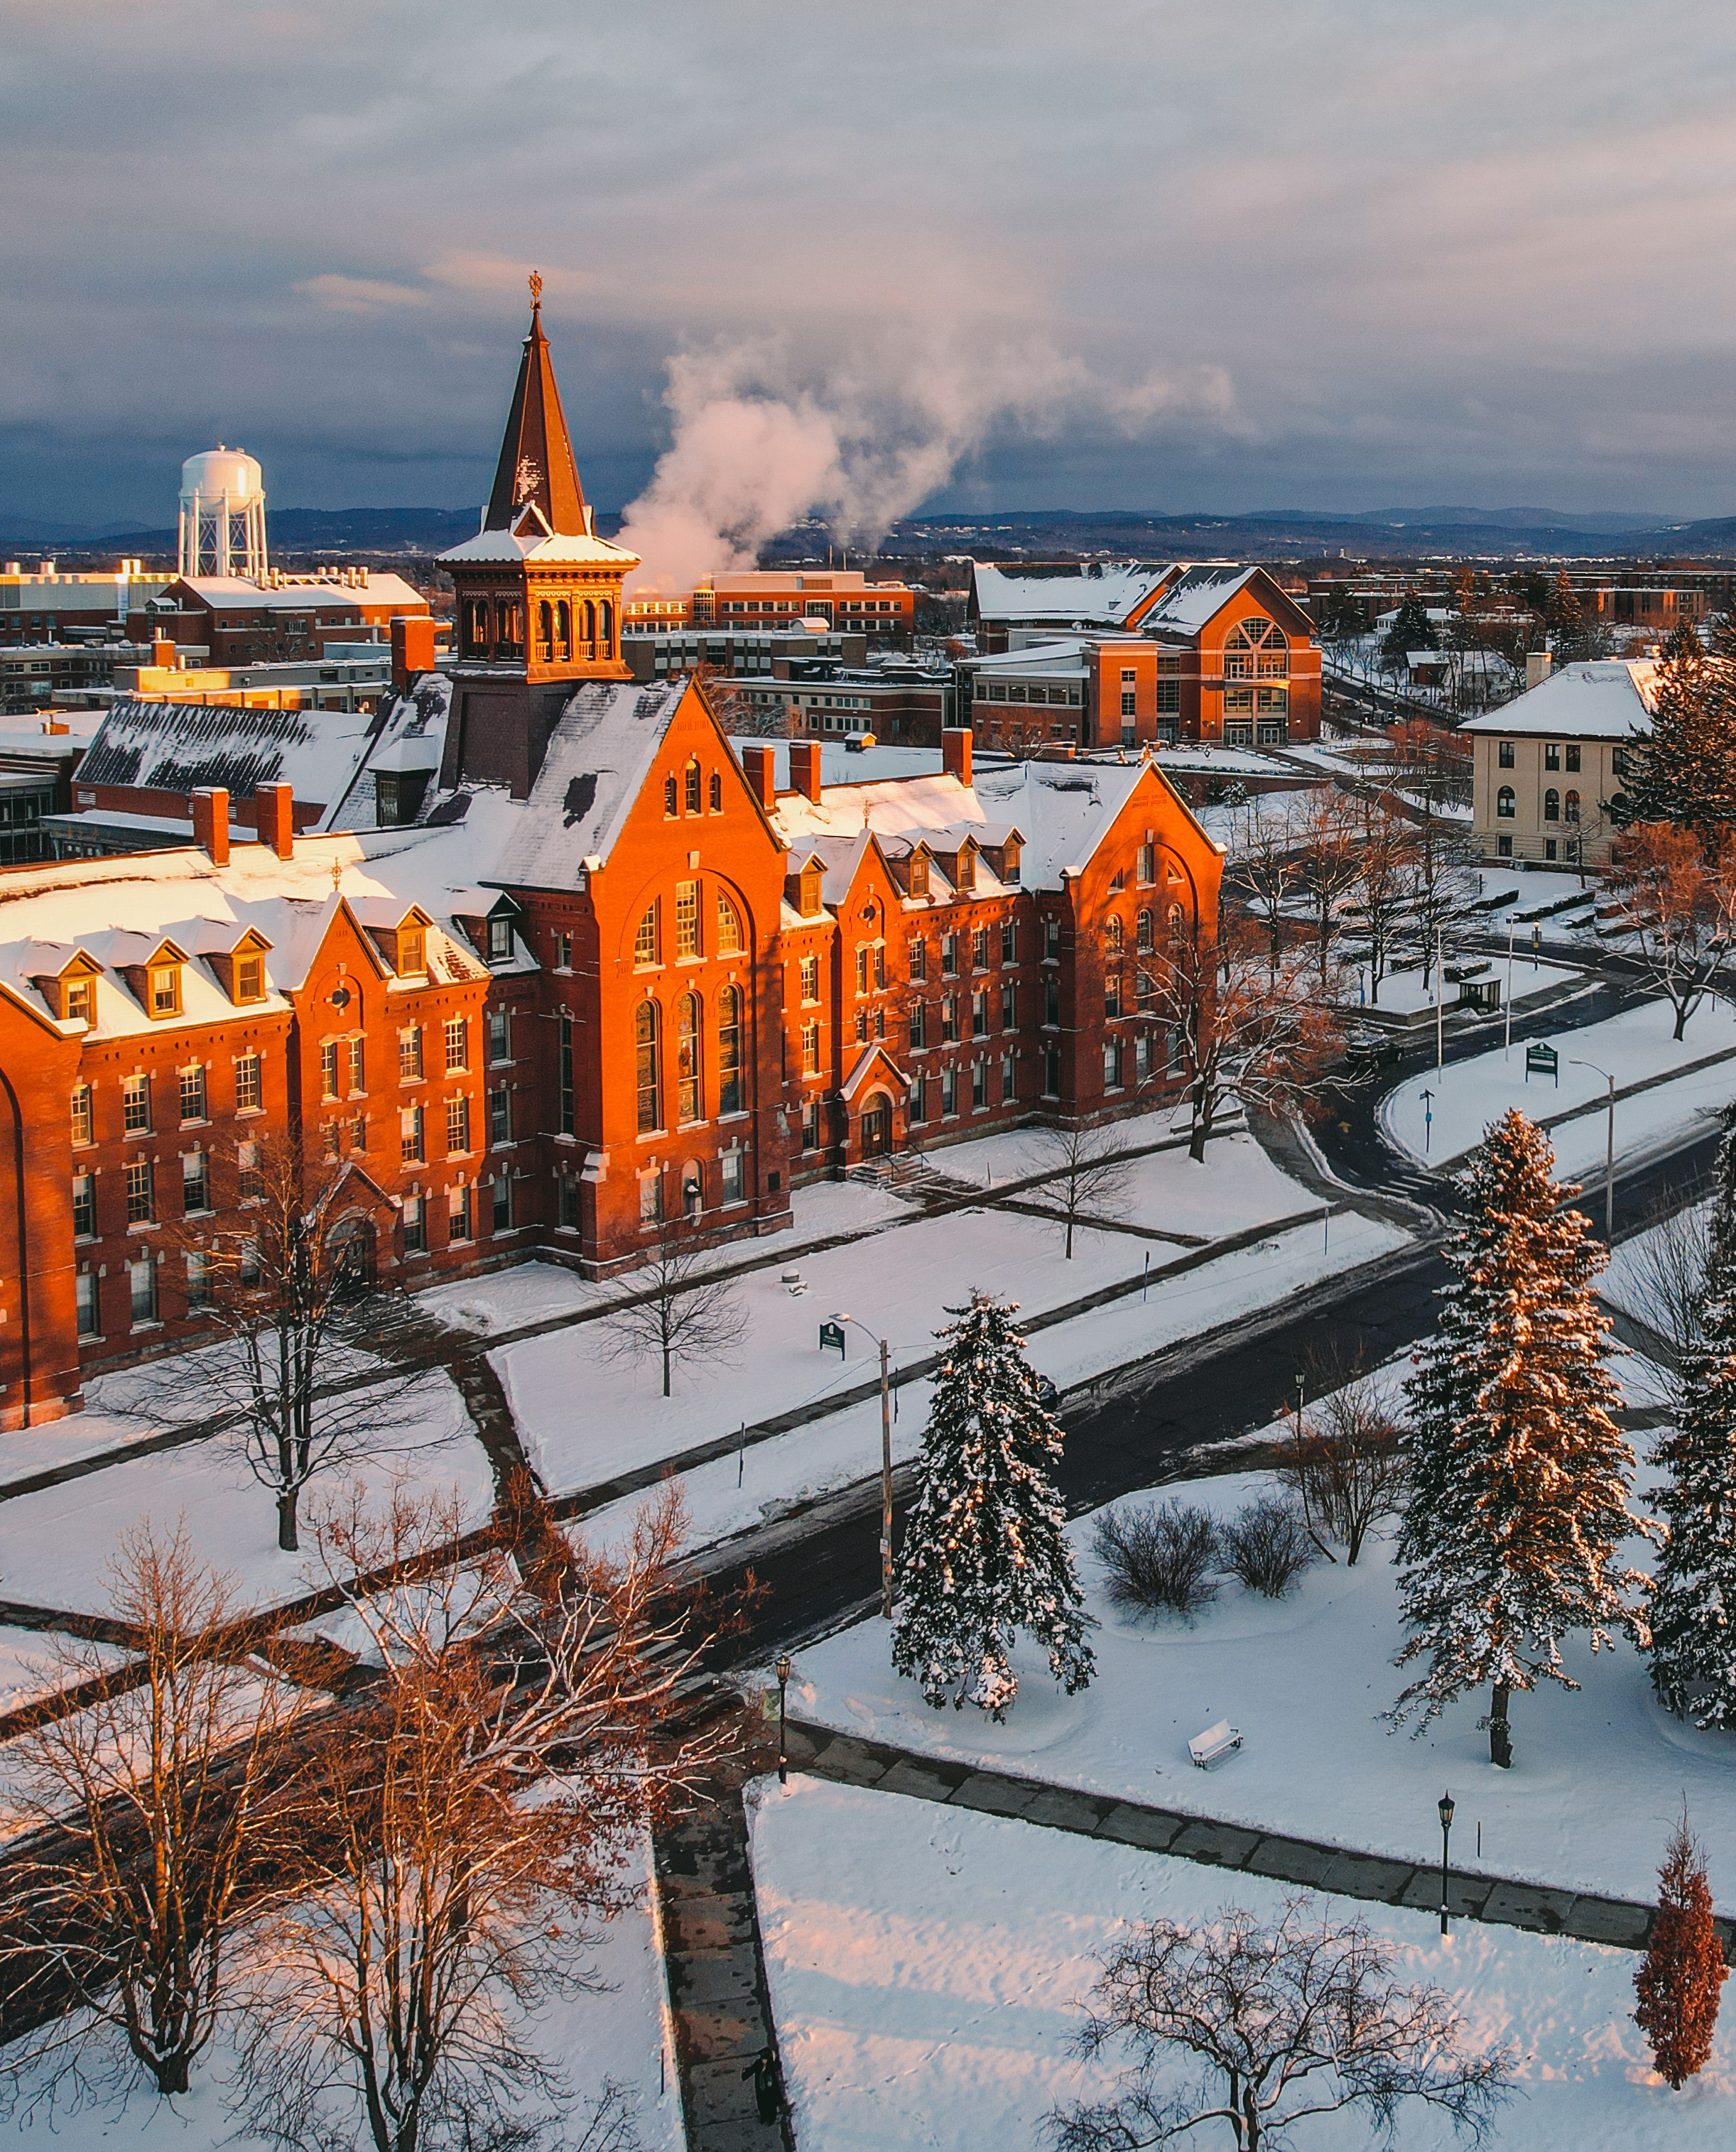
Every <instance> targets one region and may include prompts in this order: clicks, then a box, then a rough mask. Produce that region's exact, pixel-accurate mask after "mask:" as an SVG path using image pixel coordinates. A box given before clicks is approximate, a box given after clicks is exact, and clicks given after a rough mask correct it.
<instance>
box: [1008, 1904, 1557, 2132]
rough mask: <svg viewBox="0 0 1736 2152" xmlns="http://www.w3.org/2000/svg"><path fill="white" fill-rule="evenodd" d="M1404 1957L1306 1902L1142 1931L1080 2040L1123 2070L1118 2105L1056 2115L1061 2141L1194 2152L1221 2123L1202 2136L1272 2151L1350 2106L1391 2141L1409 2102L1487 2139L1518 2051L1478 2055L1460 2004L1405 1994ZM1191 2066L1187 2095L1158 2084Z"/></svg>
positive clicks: (1103, 1986)
mask: <svg viewBox="0 0 1736 2152" xmlns="http://www.w3.org/2000/svg"><path fill="white" fill-rule="evenodd" d="M1392 1971H1393V1952H1392V1951H1391V1950H1390V1949H1389V1948H1388V1946H1387V1945H1386V1944H1384V1943H1382V1942H1380V1941H1377V1940H1376V1938H1375V1937H1374V1936H1372V1935H1371V1934H1370V1933H1369V1931H1368V1929H1367V1928H1366V1927H1365V1926H1363V1923H1362V1922H1361V1921H1347V1922H1346V1923H1345V1924H1344V1926H1342V1927H1335V1926H1333V1925H1332V1923H1331V1922H1330V1921H1327V1920H1324V1919H1316V1918H1315V1917H1314V1913H1313V1907H1312V1904H1311V1902H1310V1901H1308V1900H1307V1899H1306V1898H1293V1899H1292V1900H1291V1901H1290V1902H1289V1904H1288V1905H1287V1906H1286V1907H1285V1908H1284V1911H1283V1915H1282V1918H1281V1919H1279V1920H1278V1921H1277V1922H1276V1923H1274V1925H1273V1926H1271V1927H1269V1928H1262V1927H1261V1926H1258V1924H1257V1923H1256V1921H1255V1920H1254V1917H1253V1916H1252V1915H1251V1913H1246V1912H1244V1911H1242V1910H1241V1907H1240V1906H1226V1908H1225V1909H1224V1911H1222V1912H1221V1913H1220V1914H1219V1916H1218V1917H1217V1919H1216V1921H1213V1922H1211V1924H1209V1925H1206V1926H1200V1927H1185V1926H1182V1925H1181V1924H1180V1922H1178V1921H1169V1920H1159V1921H1149V1922H1140V1923H1139V1924H1138V1925H1137V1926H1135V1927H1134V1932H1133V1934H1132V1936H1131V1938H1130V1939H1129V1941H1126V1942H1124V1943H1122V1944H1121V1945H1120V1946H1119V1947H1118V1948H1117V1949H1116V1950H1114V1952H1112V1953H1111V1954H1110V1955H1109V1957H1107V1958H1106V1959H1105V1960H1104V1965H1103V1972H1102V1977H1100V1978H1099V1981H1098V1982H1097V1985H1096V1987H1094V1989H1093V1990H1092V1992H1091V2006H1092V2007H1091V2014H1090V2016H1089V2018H1087V2019H1086V2021H1085V2025H1084V2030H1083V2031H1082V2032H1081V2033H1079V2037H1078V2038H1077V2040H1076V2041H1075V2042H1074V2047H1075V2050H1076V2052H1077V2053H1079V2054H1080V2055H1081V2056H1082V2057H1084V2058H1085V2059H1086V2060H1087V2061H1096V2060H1099V2058H1116V2059H1120V2060H1123V2061H1124V2063H1125V2064H1126V2068H1124V2070H1123V2072H1122V2074H1121V2078H1120V2081H1119V2089H1118V2091H1117V2094H1116V2096H1115V2097H1114V2099H1111V2100H1109V2101H1105V2102H1102V2103H1098V2104H1092V2105H1089V2106H1078V2107H1074V2108H1071V2109H1064V2110H1057V2111H1055V2112H1054V2113H1053V2114H1050V2116H1049V2118H1048V2140H1049V2143H1050V2144H1052V2145H1053V2146H1054V2147H1055V2148H1056V2152H1132V2148H1133V2147H1134V2146H1138V2145H1151V2144H1169V2143H1171V2142H1180V2143H1183V2144H1194V2143H1195V2142H1197V2141H1200V2139H1195V2136H1194V2134H1193V2132H1194V2131H1195V2129H1199V2128H1200V2125H1201V2124H1212V2123H1217V2124H1228V2125H1229V2130H1228V2136H1227V2139H1226V2137H1225V2136H1224V2134H1223V2133H1221V2132H1220V2134H1218V2135H1217V2136H1215V2137H1211V2138H1206V2137H1205V2134H1204V2132H1203V2131H1202V2132H1201V2138H1202V2139H1203V2140H1204V2141H1206V2142H1207V2143H1214V2144H1215V2143H1219V2142H1225V2141H1228V2142H1233V2143H1234V2144H1236V2146H1237V2147H1238V2148H1240V2152H1260V2148H1261V2147H1262V2146H1267V2145H1271V2146H1277V2145H1278V2144H1292V2143H1293V2142H1294V2141H1295V2140H1294V2139H1292V2137H1291V2135H1290V2129H1291V2127H1292V2125H1293V2124H1296V2123H1297V2122H1300V2121H1301V2120H1302V2119H1303V2118H1304V2117H1306V2116H1308V2115H1327V2114H1338V2113H1339V2112H1340V2111H1341V2110H1344V2109H1360V2110H1361V2112H1362V2114H1363V2115H1364V2116H1366V2117H1367V2119H1368V2122H1369V2123H1370V2124H1372V2125H1373V2129H1375V2131H1376V2132H1377V2133H1378V2134H1379V2135H1380V2137H1381V2139H1382V2141H1383V2142H1384V2141H1385V2139H1386V2138H1387V2137H1388V2135H1390V2134H1391V2133H1392V2129H1393V2123H1394V2120H1395V2119H1396V2114H1397V2110H1398V2106H1399V2104H1400V2103H1401V2102H1403V2101H1406V2100H1420V2101H1422V2102H1423V2103H1424V2104H1425V2105H1427V2106H1429V2107H1433V2108H1435V2109H1439V2111H1440V2112H1441V2113H1442V2114H1444V2115H1446V2117H1447V2118H1448V2119H1449V2121H1450V2122H1451V2123H1452V2124H1453V2128H1454V2132H1455V2134H1458V2133H1462V2134H1464V2135H1465V2136H1466V2137H1468V2138H1469V2139H1471V2141H1472V2142H1473V2143H1477V2142H1480V2141H1481V2140H1482V2139H1484V2138H1485V2136H1486V2135H1487V2134H1488V2132H1489V2129H1490V2124H1491V2123H1492V2122H1493V2120H1494V2118H1495V2114H1496V2113H1497V2111H1498V2110H1499V2109H1500V2104H1501V2102H1502V2101H1503V2100H1504V2099H1506V2098H1507V2096H1508V2089H1507V2081H1508V2079H1509V2078H1510V2076H1511V2074H1512V2070H1513V2064H1514V2059H1515V2058H1514V2053H1513V2050H1512V2048H1510V2047H1505V2046H1504V2047H1499V2048H1486V2047H1485V2048H1483V2049H1482V2050H1481V2051H1480V2053H1474V2054H1473V2053H1466V2052H1465V2042H1464V2020H1463V2019H1462V2018H1460V2017H1459V2013H1458V2012H1457V2011H1455V2010H1454V2007H1453V2005H1452V2002H1451V2000H1450V1999H1449V1997H1448V1996H1447V1995H1446V1994H1445V1992H1444V1991H1443V1990H1442V1989H1440V1988H1439V1987H1424V1986H1419V1987H1401V1986H1400V1985H1399V1983H1398V1982H1397V1981H1395V1980H1394V1979H1393V1977H1392ZM1189 2057H1191V2058H1193V2059H1194V2060H1195V2062H1196V2063H1197V2065H1198V2069H1197V2074H1196V2075H1195V2076H1194V2078H1193V2079H1192V2081H1191V2082H1190V2083H1185V2084H1184V2085H1183V2087H1182V2088H1181V2089H1180V2090H1179V2091H1175V2092H1172V2091H1170V2089H1168V2088H1167V2086H1165V2084H1164V2083H1162V2082H1160V2081H1158V2082H1154V2080H1155V2078H1157V2073H1158V2072H1159V2070H1160V2068H1164V2066H1165V2065H1167V2064H1169V2063H1170V2062H1171V2060H1172V2058H1173V2059H1175V2060H1180V2061H1185V2059H1186V2058H1189ZM1164 2073H1165V2076H1167V2075H1168V2071H1167V2069H1165V2071H1164ZM1327 2141H1331V2139H1330V2138H1328V2140H1327ZM1358 2141H1360V2133H1358Z"/></svg>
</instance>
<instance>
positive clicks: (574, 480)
mask: <svg viewBox="0 0 1736 2152" xmlns="http://www.w3.org/2000/svg"><path fill="white" fill-rule="evenodd" d="M529 284H530V331H529V333H528V334H527V335H526V336H525V346H524V355H523V357H522V358H520V362H519V371H518V379H517V381H516V383H515V384H514V388H513V392H512V406H511V409H510V411H509V412H508V414H507V418H506V430H505V434H504V435H503V436H502V439H501V442H500V456H499V459H498V460H497V461H496V463H495V482H494V485H493V488H492V490H490V494H489V499H488V505H487V507H486V508H485V510H483V512H482V528H481V529H480V530H479V531H478V533H477V535H475V537H474V538H472V539H470V540H467V541H466V542H465V543H464V545H462V546H454V547H453V548H452V549H451V551H449V552H447V553H444V554H443V555H442V556H441V561H442V563H443V565H444V566H445V567H446V568H448V569H449V571H450V572H451V576H452V581H453V587H454V594H455V596H456V601H457V613H458V618H457V623H456V625H457V641H458V662H457V663H456V665H455V667H454V674H453V687H454V713H455V714H456V716H457V718H458V719H459V723H458V724H457V727H456V728H455V730H456V734H457V742H456V744H457V746H458V750H459V752H458V758H457V766H456V767H449V769H448V770H447V773H446V781H447V782H453V781H454V780H455V779H458V778H459V777H474V778H476V779H482V780H485V781H487V780H493V781H497V782H498V781H502V780H504V781H505V783H507V784H510V786H511V788H512V789H513V791H514V792H515V793H516V794H519V795H520V797H522V796H523V794H524V793H525V792H526V791H527V790H528V789H529V788H530V782H531V780H532V779H534V778H535V776H536V769H537V766H538V765H539V764H540V763H541V754H542V748H543V745H544V744H546V740H547V738H548V733H549V731H550V730H551V728H552V726H553V724H554V721H555V718H556V717H557V716H558V714H559V712H560V708H561V705H562V704H563V703H565V701H566V698H567V696H568V695H569V694H570V693H571V688H572V685H573V683H577V682H580V681H584V680H625V679H627V678H631V668H630V667H628V666H627V664H626V663H625V662H623V661H622V656H621V592H622V583H623V581H625V579H626V577H627V573H628V571H630V570H632V569H633V568H636V567H637V566H638V565H639V556H638V555H637V553H632V552H629V551H627V548H626V547H625V546H612V545H611V544H610V543H609V542H608V541H607V539H604V538H599V537H598V536H597V535H596V519H595V517H594V515H593V514H592V512H591V508H590V506H589V505H588V504H587V503H586V499H585V493H584V489H583V487H582V486H581V485H580V484H579V472H578V465H577V464H576V462H575V460H574V458H573V452H572V441H571V436H570V435H569V434H568V433H567V430H566V414H565V412H564V411H563V410H562V409H561V392H560V390H559V388H557V387H556V383H555V368H554V364H553V362H552V360H551V357H550V352H549V340H548V338H547V337H546V335H545V334H544V332H543V327H542V294H543V278H542V274H541V271H540V270H536V269H533V270H532V271H531V272H530V278H529ZM485 713H486V714H485ZM450 761H451V756H450V754H449V763H450Z"/></svg>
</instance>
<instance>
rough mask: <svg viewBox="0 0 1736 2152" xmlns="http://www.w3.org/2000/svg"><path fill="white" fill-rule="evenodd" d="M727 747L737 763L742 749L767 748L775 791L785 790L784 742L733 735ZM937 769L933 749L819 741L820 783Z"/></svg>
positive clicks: (932, 772)
mask: <svg viewBox="0 0 1736 2152" xmlns="http://www.w3.org/2000/svg"><path fill="white" fill-rule="evenodd" d="M729 744H730V746H731V747H732V748H733V749H734V751H735V759H736V760H737V761H738V762H739V761H740V760H741V755H742V749H744V748H749V747H769V749H771V751H772V769H773V771H774V777H775V780H776V785H777V789H778V790H779V792H788V791H789V789H790V784H791V783H792V779H791V778H790V774H789V741H788V740H787V739H759V738H751V737H749V736H748V735H746V734H742V735H739V736H733V737H732V738H731V739H730V742H729ZM940 768H941V751H940V749H938V748H937V747H887V746H886V745H884V744H876V745H875V746H873V747H862V748H849V747H846V746H845V744H844V742H843V741H842V740H841V739H826V738H821V739H820V783H821V784H870V783H871V782H873V781H874V780H875V779H879V778H886V777H928V776H933V775H937V774H938V773H939V770H940Z"/></svg>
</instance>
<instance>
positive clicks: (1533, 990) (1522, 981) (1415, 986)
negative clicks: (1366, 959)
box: [1345, 953, 1585, 1018]
mask: <svg viewBox="0 0 1736 2152" xmlns="http://www.w3.org/2000/svg"><path fill="white" fill-rule="evenodd" d="M1448 962H1449V963H1450V962H1452V958H1451V956H1450V953H1449V958H1448ZM1351 969H1352V960H1351V959H1349V958H1348V957H1347V958H1346V960H1345V972H1346V976H1347V977H1348V975H1349V972H1350V971H1351ZM1584 976H1585V975H1584V973H1583V972H1575V971H1571V970H1569V969H1567V968H1566V967H1565V966H1563V965H1560V964H1538V965H1536V966H1535V967H1534V966H1533V965H1532V963H1531V961H1530V957H1523V958H1518V959H1515V962H1514V966H1513V996H1512V998H1513V1002H1514V1006H1515V1007H1518V1006H1520V1004H1521V1003H1522V1002H1528V1001H1530V1000H1532V999H1534V998H1535V997H1536V996H1537V995H1539V994H1548V993H1554V992H1556V991H1557V989H1559V988H1561V987H1571V986H1574V985H1576V984H1577V983H1579V982H1580V981H1581V980H1582V979H1583V977H1584ZM1482 977H1483V978H1484V979H1485V980H1488V979H1496V980H1499V982H1500V989H1501V994H1502V997H1503V999H1505V997H1506V993H1507V969H1506V959H1505V957H1492V958H1491V959H1490V970H1489V971H1488V972H1485V973H1484V974H1483V975H1482ZM1357 981H1358V993H1359V994H1360V993H1363V992H1366V990H1367V982H1368V967H1367V966H1366V965H1363V966H1362V967H1358V969H1357ZM1434 983H1435V982H1434V972H1433V970H1432V969H1431V970H1430V972H1429V984H1428V985H1427V987H1424V984H1423V974H1422V972H1421V970H1420V968H1419V969H1417V970H1415V971H1409V972H1388V973H1387V975H1386V977H1384V978H1383V980H1382V981H1381V982H1380V998H1379V1000H1378V1002H1374V1003H1373V1004H1368V1003H1365V1002H1358V1007H1366V1006H1372V1007H1374V1008H1376V1009H1384V1010H1385V1011H1386V1012H1387V1013H1388V1015H1393V1016H1398V1015H1407V1016H1408V1015H1410V1014H1412V1013H1414V1012H1415V1011H1416V1010H1418V1009H1427V1010H1429V1012H1430V1013H1431V1014H1432V1013H1433V1012H1434ZM1458 1002H1459V988H1458V987H1457V986H1456V985H1455V984H1454V983H1453V982H1451V981H1449V982H1448V985H1447V1003H1446V1013H1447V1015H1448V1017H1449V1018H1451V1017H1452V1016H1453V1014H1454V1011H1455V1010H1456V1008H1457V1007H1458Z"/></svg>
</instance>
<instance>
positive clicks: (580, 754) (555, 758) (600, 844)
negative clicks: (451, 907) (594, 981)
mask: <svg viewBox="0 0 1736 2152" xmlns="http://www.w3.org/2000/svg"><path fill="white" fill-rule="evenodd" d="M688 687H689V683H688V681H686V680H685V679H680V678H678V679H674V680H658V681H656V682H653V683H652V684H650V685H649V686H645V687H641V686H640V685H638V684H637V683H636V682H632V681H613V680H608V681H603V680H598V681H591V682H589V683H586V685H585V686H584V687H582V688H580V689H579V691H578V693H576V695H575V696H574V697H573V698H572V699H571V702H569V703H567V705H566V708H565V709H564V710H563V711H562V712H561V718H560V722H559V723H557V724H556V727H555V730H554V733H553V734H552V736H551V738H550V740H549V744H548V751H547V753H546V754H545V755H544V757H543V760H542V768H541V770H540V771H539V772H538V773H537V778H536V784H533V785H532V786H531V788H530V798H529V799H527V800H526V801H525V811H524V815H523V818H522V820H520V824H519V827H518V831H517V835H515V837H514V839H513V840H512V841H511V843H510V844H509V845H507V846H506V848H505V851H504V853H503V854H502V855H501V856H500V860H499V862H498V864H497V865H495V870H494V871H493V872H492V873H491V874H489V875H487V876H485V877H482V879H484V880H485V881H487V882H488V883H489V884H490V885H496V884H498V885H500V886H505V887H506V888H508V889H576V888H577V886H578V884H579V876H580V875H581V873H582V872H583V871H584V870H585V862H586V860H607V858H608V856H609V854H610V852H611V851H612V850H613V848H614V844H615V840H616V839H617V837H618V836H619V835H620V834H621V830H622V825H624V824H625V822H626V820H627V815H629V814H630V813H631V811H632V806H633V803H634V801H635V800H636V799H637V798H638V796H639V794H640V793H641V792H642V790H643V789H644V788H645V783H646V780H647V778H648V777H649V776H650V774H651V766H652V763H653V762H655V761H656V759H657V750H658V749H659V748H661V747H662V744H663V739H664V737H665V735H666V734H667V732H668V729H669V726H670V723H671V721H672V720H673V718H674V715H675V713H676V711H677V710H678V708H680V706H681V702H682V698H683V696H684V695H685V694H686V693H688Z"/></svg>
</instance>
